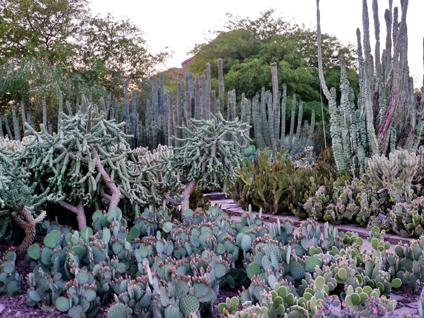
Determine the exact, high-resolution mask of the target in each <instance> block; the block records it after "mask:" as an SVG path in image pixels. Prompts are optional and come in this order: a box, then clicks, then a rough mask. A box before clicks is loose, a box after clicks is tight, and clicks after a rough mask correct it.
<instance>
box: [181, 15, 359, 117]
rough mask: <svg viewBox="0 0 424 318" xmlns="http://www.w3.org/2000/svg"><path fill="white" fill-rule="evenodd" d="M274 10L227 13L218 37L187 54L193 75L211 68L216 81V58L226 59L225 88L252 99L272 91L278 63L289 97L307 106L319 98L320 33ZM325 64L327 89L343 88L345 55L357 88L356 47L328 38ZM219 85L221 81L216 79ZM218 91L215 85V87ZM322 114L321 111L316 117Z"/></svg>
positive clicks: (325, 40) (324, 37)
mask: <svg viewBox="0 0 424 318" xmlns="http://www.w3.org/2000/svg"><path fill="white" fill-rule="evenodd" d="M275 14H276V11H275V10H273V9H271V10H268V11H265V12H261V15H260V16H259V17H258V18H257V19H249V18H241V17H238V16H233V15H231V14H227V17H228V21H227V22H226V24H225V25H224V26H222V28H221V29H220V30H218V31H215V32H211V33H212V34H213V35H215V36H214V37H212V38H211V39H208V40H206V41H205V42H204V43H201V44H196V45H195V47H194V48H193V49H192V50H191V51H190V52H189V53H191V54H193V55H194V56H195V58H194V60H193V63H192V64H191V65H190V66H189V71H191V72H193V73H202V72H204V66H205V64H206V63H210V64H211V72H212V74H213V75H212V76H215V78H217V74H218V71H217V62H216V61H217V59H218V58H222V60H223V68H224V74H225V76H224V81H225V88H226V89H228V90H231V89H236V91H237V92H239V93H243V92H244V93H245V94H246V97H249V98H252V97H253V96H254V95H255V94H256V92H258V91H260V90H261V88H262V86H265V87H266V88H267V89H271V72H270V70H271V63H274V62H275V63H277V65H278V78H279V85H280V87H282V84H283V83H287V87H288V93H289V94H293V93H295V94H297V95H298V97H299V98H300V99H302V100H303V101H305V102H314V101H319V100H320V84H319V79H318V59H317V46H316V43H317V42H316V41H317V39H316V32H315V31H314V30H309V29H306V28H305V27H304V26H299V25H297V24H294V23H292V22H288V21H285V20H284V19H283V18H281V17H278V18H275V17H274V16H275ZM322 42H323V44H322V45H323V62H324V71H325V76H326V79H327V81H328V86H330V87H331V86H335V87H338V86H339V85H340V56H341V55H344V56H345V57H346V62H347V67H348V69H349V71H348V77H349V80H350V81H351V83H352V87H353V88H354V90H355V92H358V91H359V88H358V75H357V73H356V58H355V52H354V50H353V47H352V46H350V45H348V46H346V45H343V44H342V43H341V42H340V41H339V40H338V39H337V38H336V37H334V36H330V35H327V34H324V35H323V36H322ZM213 84H215V85H216V86H217V81H216V80H215V81H213ZM215 88H217V87H215ZM317 114H318V113H317Z"/></svg>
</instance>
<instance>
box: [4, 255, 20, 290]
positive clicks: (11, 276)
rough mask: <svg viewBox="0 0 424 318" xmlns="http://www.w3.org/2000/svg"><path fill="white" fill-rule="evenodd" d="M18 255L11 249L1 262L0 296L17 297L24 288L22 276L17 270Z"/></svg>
mask: <svg viewBox="0 0 424 318" xmlns="http://www.w3.org/2000/svg"><path fill="white" fill-rule="evenodd" d="M16 257H17V253H16V251H15V248H13V247H11V248H9V249H8V250H7V251H5V252H4V254H3V257H2V258H1V260H0V294H8V295H10V296H16V295H18V294H19V293H20V291H21V287H22V275H21V274H19V273H17V272H16V271H15V270H16V268H15V263H16Z"/></svg>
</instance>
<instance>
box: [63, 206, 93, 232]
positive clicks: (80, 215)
mask: <svg viewBox="0 0 424 318" xmlns="http://www.w3.org/2000/svg"><path fill="white" fill-rule="evenodd" d="M57 203H59V205H60V206H61V207H62V208H65V209H67V210H68V211H71V212H72V213H75V214H76V215H77V220H78V229H79V230H80V231H81V230H82V229H83V228H85V227H87V219H86V217H85V213H84V205H83V204H79V205H78V206H77V207H75V206H73V205H72V204H69V203H68V202H66V201H64V200H61V201H58V202H57Z"/></svg>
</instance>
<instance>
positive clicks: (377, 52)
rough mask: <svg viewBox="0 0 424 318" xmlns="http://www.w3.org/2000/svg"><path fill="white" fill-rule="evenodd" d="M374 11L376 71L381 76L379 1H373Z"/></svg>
mask: <svg viewBox="0 0 424 318" xmlns="http://www.w3.org/2000/svg"><path fill="white" fill-rule="evenodd" d="M372 11H373V17H374V36H375V54H374V58H375V71H376V76H377V78H379V77H380V76H381V62H380V20H379V19H378V1H377V0H373V1H372Z"/></svg>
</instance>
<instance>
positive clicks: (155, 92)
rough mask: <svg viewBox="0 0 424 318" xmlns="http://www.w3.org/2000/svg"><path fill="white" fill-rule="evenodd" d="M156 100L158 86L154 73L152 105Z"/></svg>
mask: <svg viewBox="0 0 424 318" xmlns="http://www.w3.org/2000/svg"><path fill="white" fill-rule="evenodd" d="M157 102H158V87H157V83H156V75H153V76H152V105H155V103H157Z"/></svg>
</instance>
